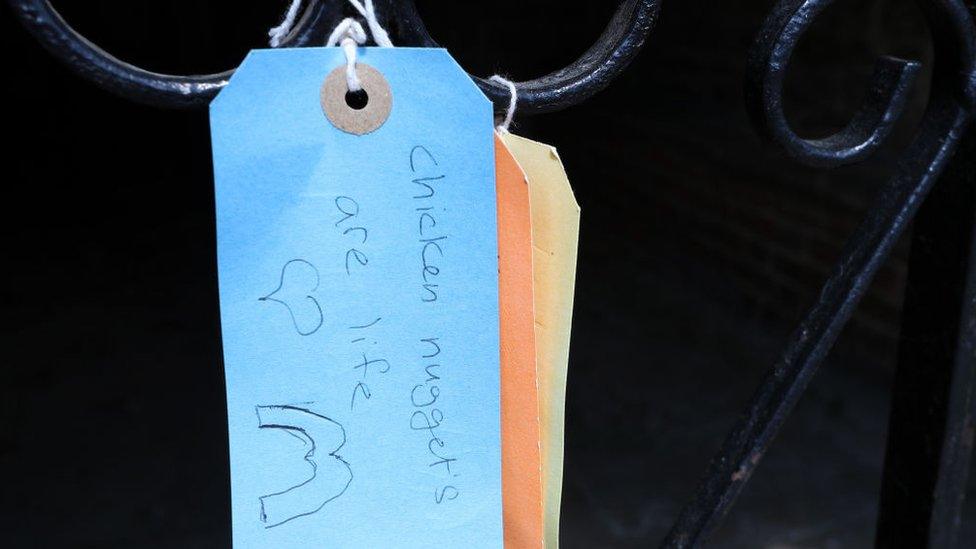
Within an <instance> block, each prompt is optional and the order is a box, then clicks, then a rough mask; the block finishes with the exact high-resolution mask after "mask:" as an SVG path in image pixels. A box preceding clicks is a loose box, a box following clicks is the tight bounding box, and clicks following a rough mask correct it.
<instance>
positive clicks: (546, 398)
mask: <svg viewBox="0 0 976 549" xmlns="http://www.w3.org/2000/svg"><path fill="white" fill-rule="evenodd" d="M501 139H502V141H503V142H504V143H505V146H507V147H508V150H509V151H510V152H511V153H512V156H514V157H515V159H516V160H517V161H518V163H519V165H520V166H521V167H522V170H523V171H524V172H525V175H526V178H527V179H528V181H529V200H530V203H531V210H532V211H531V215H532V243H533V252H534V253H533V279H534V282H535V288H534V300H533V301H534V302H535V340H536V357H537V360H536V368H537V370H538V375H539V422H540V428H541V433H540V434H541V439H542V465H543V475H542V490H543V496H542V501H543V511H544V513H545V518H544V528H545V546H546V548H547V549H555V548H557V547H558V546H559V506H560V500H561V498H562V480H563V429H564V423H565V412H566V373H567V367H568V363H569V336H570V330H571V328H572V322H573V291H574V288H575V286H576V246H577V242H578V240H579V220H580V208H579V205H578V204H577V203H576V198H575V197H574V196H573V190H572V188H570V186H569V179H568V178H567V177H566V171H565V170H564V169H563V165H562V161H560V159H559V155H558V154H557V153H556V149H555V148H553V147H551V146H549V145H545V144H543V143H538V142H536V141H532V140H529V139H525V138H523V137H518V136H516V135H512V134H510V133H503V134H501Z"/></svg>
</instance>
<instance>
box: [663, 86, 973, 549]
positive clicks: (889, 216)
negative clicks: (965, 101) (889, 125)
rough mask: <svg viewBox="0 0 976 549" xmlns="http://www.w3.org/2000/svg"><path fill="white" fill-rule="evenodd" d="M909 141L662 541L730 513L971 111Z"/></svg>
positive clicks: (695, 531)
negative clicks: (899, 166)
mask: <svg viewBox="0 0 976 549" xmlns="http://www.w3.org/2000/svg"><path fill="white" fill-rule="evenodd" d="M936 110H937V112H936V113H933V114H932V115H931V116H930V117H929V122H928V124H927V127H926V128H924V129H923V130H922V133H921V135H920V136H919V137H918V138H917V139H916V141H915V144H914V146H912V147H911V149H910V152H909V154H908V158H910V159H912V160H911V161H906V162H904V163H903V164H905V168H907V170H906V171H904V172H903V173H902V174H900V175H898V176H896V177H895V178H894V179H892V180H891V181H890V182H889V183H888V184H887V186H886V188H885V189H884V191H883V192H882V194H881V196H880V197H879V198H878V199H877V200H876V201H875V202H874V204H873V206H872V208H871V210H870V213H869V214H868V217H867V218H866V219H865V220H864V222H862V224H861V226H860V227H859V228H858V229H857V231H856V232H855V234H854V236H853V237H852V238H851V239H850V240H849V241H848V244H847V247H846V250H845V251H844V253H843V257H842V258H841V261H840V263H839V264H838V266H837V267H836V268H835V269H834V272H833V274H832V275H831V277H830V278H829V279H828V280H827V283H826V284H825V285H824V287H823V289H822V290H821V292H820V297H819V298H818V299H817V303H816V304H815V305H814V306H813V308H811V309H810V311H809V312H808V313H807V315H806V317H805V318H804V319H803V321H802V322H801V323H800V326H799V328H797V330H796V331H795V332H793V335H792V336H791V337H790V341H789V344H788V345H787V347H786V351H785V352H784V353H783V355H782V357H781V358H780V359H779V361H778V362H777V363H776V365H775V366H774V367H773V368H772V369H771V370H770V371H769V373H768V374H767V375H766V377H765V379H764V380H763V381H762V383H761V384H760V386H759V389H758V391H757V392H756V393H755V395H754V396H753V398H752V401H751V402H750V404H749V407H748V409H747V410H746V412H745V414H743V416H742V417H741V418H740V419H739V421H738V422H737V424H736V426H735V428H734V429H733V431H732V433H731V434H730V435H729V436H728V438H727V439H726V440H725V443H724V444H723V446H722V449H721V450H720V451H719V453H718V455H717V456H716V457H715V458H714V459H713V460H712V462H711V464H710V465H709V470H708V474H707V476H706V478H705V479H704V481H703V482H702V484H701V485H700V486H699V488H698V490H697V493H696V495H695V497H694V499H693V500H692V501H691V503H689V504H688V505H687V506H686V507H685V508H684V510H683V511H682V513H681V515H680V516H679V518H678V520H677V522H676V523H675V525H674V526H673V528H672V530H671V532H670V533H669V534H668V536H667V538H666V539H665V541H664V543H663V546H664V547H695V546H697V545H698V544H700V543H702V542H704V541H705V539H707V537H708V535H709V534H710V533H711V532H712V530H713V529H714V528H715V526H716V525H717V523H718V521H719V520H720V519H721V518H722V517H724V516H725V514H726V512H727V511H728V509H729V508H730V507H731V505H732V503H733V502H734V501H735V498H736V497H737V496H738V495H739V493H740V492H741V490H742V487H743V486H744V485H745V483H746V481H748V480H749V477H750V476H751V475H752V473H753V471H754V470H755V468H756V466H757V465H758V464H759V461H760V460H761V459H762V457H763V455H764V454H765V452H766V450H767V448H768V447H769V444H770V443H771V442H772V441H773V439H774V438H775V437H776V434H777V433H778V432H779V429H780V427H782V425H783V423H784V421H785V420H786V418H787V416H788V415H789V413H790V412H791V411H792V410H793V407H794V406H795V405H796V403H797V401H798V400H799V398H800V396H801V395H802V394H803V391H804V390H805V389H806V387H807V384H808V383H809V382H810V379H811V378H812V377H813V374H814V373H815V372H816V369H817V367H818V366H819V365H820V363H821V362H823V360H824V358H825V357H826V355H827V353H828V352H829V351H830V348H831V347H832V346H833V344H834V341H835V340H836V339H837V336H838V335H839V334H840V331H841V329H842V328H843V327H844V325H845V324H846V323H847V320H848V319H850V316H851V314H852V313H853V312H854V308H855V307H856V305H857V303H858V301H860V299H861V297H862V296H863V295H864V292H865V290H866V289H867V287H868V285H869V284H870V282H871V280H872V278H873V277H874V274H875V273H876V272H877V270H878V267H880V266H881V264H882V262H883V261H884V260H885V258H887V256H888V254H889V252H890V251H891V248H892V246H893V245H894V244H895V242H897V240H898V238H899V236H901V234H902V231H904V229H905V227H906V226H907V225H908V223H909V222H910V221H911V219H912V217H913V216H914V214H915V211H916V210H917V209H918V206H919V204H920V203H921V201H922V200H923V199H924V198H925V195H926V193H928V191H929V189H930V188H931V186H932V184H933V183H934V182H935V179H936V178H937V177H938V174H939V172H940V171H941V169H942V167H943V166H944V165H945V163H946V161H947V160H948V158H949V157H951V156H952V152H953V149H954V148H955V145H956V141H957V139H956V138H955V137H954V136H955V135H958V133H959V132H961V131H962V130H963V129H965V127H966V125H967V124H968V123H969V121H970V114H969V113H968V112H967V111H965V110H963V109H960V108H958V107H956V108H953V107H952V106H951V105H943V106H939V107H936Z"/></svg>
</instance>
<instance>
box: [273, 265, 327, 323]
mask: <svg viewBox="0 0 976 549" xmlns="http://www.w3.org/2000/svg"><path fill="white" fill-rule="evenodd" d="M318 288H319V270H318V269H317V268H315V265H312V264H311V263H309V262H308V261H305V260H304V259H292V260H291V261H289V262H288V263H285V265H284V267H282V268H281V276H280V277H279V279H278V287H277V288H275V289H274V291H273V292H271V293H270V294H268V295H266V296H264V297H259V298H258V301H271V302H274V303H280V304H281V305H283V306H284V307H285V309H286V310H287V311H288V315H289V316H291V322H292V324H293V325H294V326H295V331H297V332H298V333H299V334H300V335H303V336H307V335H312V334H314V333H315V332H317V331H318V329H319V328H321V327H322V322H323V321H324V317H323V316H322V307H321V306H319V302H318V300H317V299H315V297H314V296H313V295H312V294H313V293H314V292H315V291H316V290H317V289H318Z"/></svg>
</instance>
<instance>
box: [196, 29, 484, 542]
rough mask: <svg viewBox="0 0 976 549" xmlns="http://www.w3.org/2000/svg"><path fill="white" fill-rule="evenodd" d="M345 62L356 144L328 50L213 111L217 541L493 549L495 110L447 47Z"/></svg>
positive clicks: (281, 61) (301, 53) (338, 57)
mask: <svg viewBox="0 0 976 549" xmlns="http://www.w3.org/2000/svg"><path fill="white" fill-rule="evenodd" d="M359 62H360V63H365V64H368V65H371V66H372V67H374V68H376V69H377V70H379V71H380V73H382V75H383V76H384V77H385V78H386V80H387V81H388V82H389V86H390V89H391V91H392V96H393V108H392V111H391V113H390V116H389V118H388V119H387V120H386V122H385V123H384V124H383V125H382V126H380V127H379V128H378V129H376V130H375V131H373V132H372V133H369V134H367V135H363V136H356V135H351V134H348V133H345V132H343V131H340V130H338V129H337V128H335V127H334V126H333V125H332V124H330V122H329V121H328V120H327V119H326V117H325V116H324V115H323V112H322V108H321V106H320V97H319V93H320V88H321V86H322V82H323V80H324V78H325V76H326V75H327V74H328V73H329V72H330V71H332V70H333V69H335V68H336V67H340V66H342V65H343V64H344V63H345V59H344V57H343V54H342V51H341V50H340V49H338V48H303V49H282V50H260V51H253V52H251V53H250V55H249V56H248V57H247V59H246V60H245V62H244V63H243V64H242V65H241V67H240V69H238V71H237V72H236V73H235V74H234V77H233V78H232V80H231V82H230V85H229V86H228V87H227V88H226V89H225V90H224V91H222V92H221V93H220V95H219V96H218V97H217V99H215V100H214V102H213V103H212V104H211V108H210V116H211V129H212V136H213V158H214V172H215V180H216V204H217V239H218V240H217V250H218V268H219V280H220V309H221V322H222V332H223V345H224V368H225V371H226V379H227V406H228V424H229V430H230V454H231V455H230V461H231V485H232V500H233V505H232V508H233V530H234V545H235V547H237V548H238V549H242V548H249V547H260V548H275V549H287V548H292V547H303V548H304V547H329V548H331V547H342V548H347V547H348V548H353V547H355V548H363V547H438V546H439V547H467V548H474V547H496V548H497V547H501V546H502V506H501V505H502V504H501V472H500V459H501V458H500V435H499V346H498V345H499V343H498V274H497V241H496V239H497V235H496V219H495V186H494V185H495V184H494V145H493V140H492V112H491V105H490V103H489V102H488V100H487V99H486V98H485V97H484V96H483V95H482V94H481V92H480V91H479V90H478V89H477V87H476V86H475V85H474V83H473V82H472V81H471V80H470V78H468V76H467V75H466V74H465V73H464V72H463V71H462V70H461V68H460V67H459V66H458V65H457V64H456V63H455V62H454V60H453V59H451V57H450V56H449V55H448V54H447V52H446V51H444V50H439V49H412V48H395V49H378V48H365V49H360V55H359Z"/></svg>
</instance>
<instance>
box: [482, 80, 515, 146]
mask: <svg viewBox="0 0 976 549" xmlns="http://www.w3.org/2000/svg"><path fill="white" fill-rule="evenodd" d="M488 80H491V81H492V82H498V83H499V84H502V85H503V86H506V87H507V88H508V93H509V98H508V108H506V109H505V118H504V119H503V120H502V123H501V124H499V125H498V126H497V127H496V129H497V130H498V131H500V132H503V133H508V127H509V126H510V125H511V124H512V119H513V118H515V107H516V105H517V104H518V89H516V88H515V82H512V81H511V80H509V79H507V78H504V77H502V76H499V75H497V74H496V75H494V76H492V77H491V78H489V79H488Z"/></svg>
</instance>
